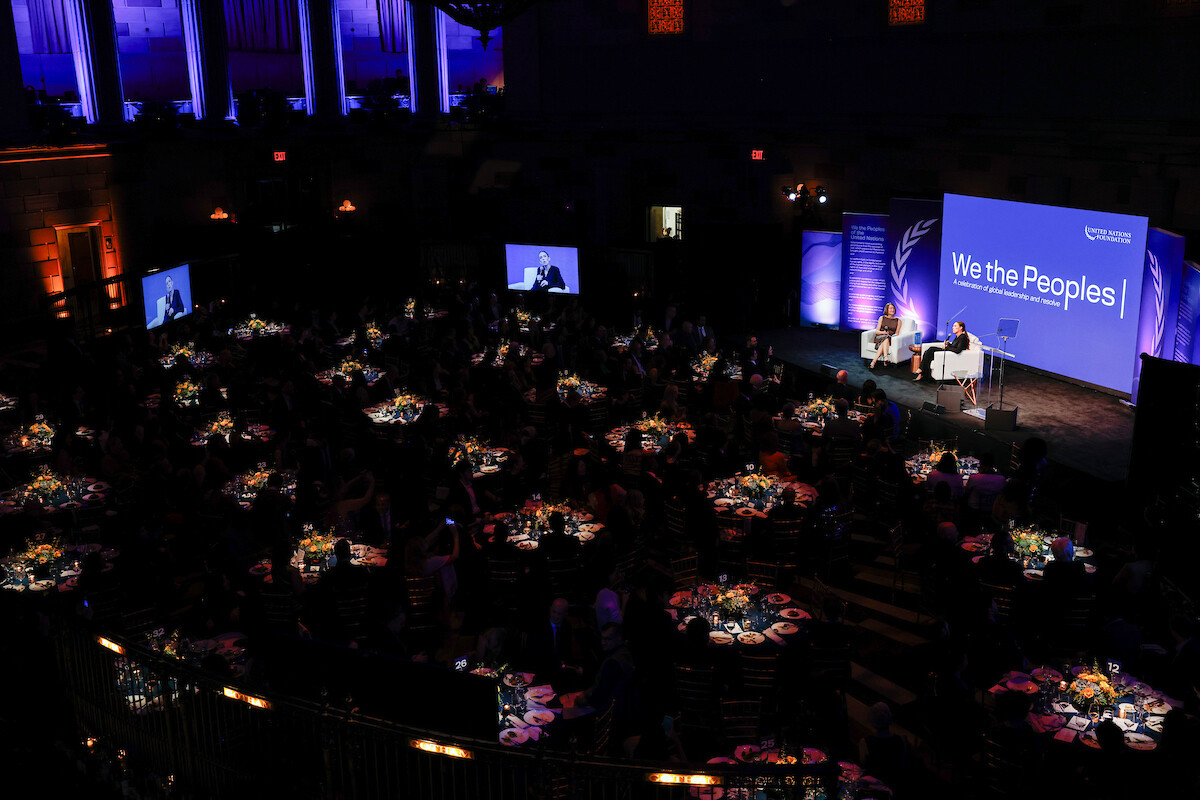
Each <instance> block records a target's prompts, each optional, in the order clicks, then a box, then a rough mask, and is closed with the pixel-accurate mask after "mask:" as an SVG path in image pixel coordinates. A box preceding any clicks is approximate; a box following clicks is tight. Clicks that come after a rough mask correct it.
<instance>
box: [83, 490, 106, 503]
mask: <svg viewBox="0 0 1200 800" xmlns="http://www.w3.org/2000/svg"><path fill="white" fill-rule="evenodd" d="M83 499H84V500H87V501H89V502H92V503H94V502H96V501H97V500H103V499H104V495H103V494H101V493H100V492H88V493H87V494H85V495H84V496H83Z"/></svg>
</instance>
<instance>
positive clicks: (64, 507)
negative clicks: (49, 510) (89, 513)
mask: <svg viewBox="0 0 1200 800" xmlns="http://www.w3.org/2000/svg"><path fill="white" fill-rule="evenodd" d="M59 508H60V509H62V510H63V511H70V510H71V509H73V508H83V503H80V502H79V501H78V500H68V501H67V502H65V503H63V504H62V505H60V506H59Z"/></svg>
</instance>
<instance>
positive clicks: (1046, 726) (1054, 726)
mask: <svg viewBox="0 0 1200 800" xmlns="http://www.w3.org/2000/svg"><path fill="white" fill-rule="evenodd" d="M1037 720H1038V724H1040V725H1041V726H1042V730H1043V731H1056V730H1058V729H1059V728H1061V727H1062V726H1063V725H1066V724H1067V721H1066V720H1065V719H1063V718H1062V717H1061V716H1059V715H1058V714H1042V715H1040V716H1039V717H1038V718H1037Z"/></svg>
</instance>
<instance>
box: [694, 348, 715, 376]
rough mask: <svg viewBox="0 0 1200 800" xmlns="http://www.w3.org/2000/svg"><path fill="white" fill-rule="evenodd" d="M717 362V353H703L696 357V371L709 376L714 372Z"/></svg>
mask: <svg viewBox="0 0 1200 800" xmlns="http://www.w3.org/2000/svg"><path fill="white" fill-rule="evenodd" d="M716 363H717V357H716V356H715V355H713V354H712V353H701V354H700V358H698V359H696V371H697V372H699V373H701V374H702V375H705V376H708V375H709V374H711V373H712V368H713V366H714V365H715V364H716Z"/></svg>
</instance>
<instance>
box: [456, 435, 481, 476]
mask: <svg viewBox="0 0 1200 800" xmlns="http://www.w3.org/2000/svg"><path fill="white" fill-rule="evenodd" d="M490 452H491V451H490V450H489V448H488V447H487V445H485V444H483V443H482V442H480V441H479V440H478V439H477V438H475V437H474V436H461V437H459V438H458V440H457V441H456V442H454V444H452V445H450V464H451V466H454V467H457V466H458V465H459V464H460V463H461V462H462V461H463V460H464V459H465V460H466V461H468V462H470V464H471V468H472V469H479V467H481V466H483V465H484V464H486V463H487V462H488V459H489V454H490Z"/></svg>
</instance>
